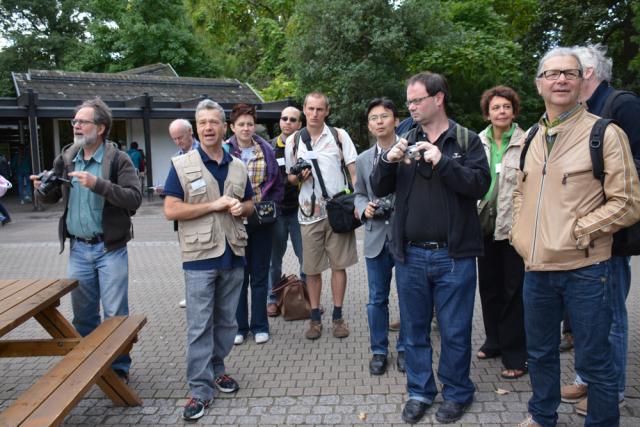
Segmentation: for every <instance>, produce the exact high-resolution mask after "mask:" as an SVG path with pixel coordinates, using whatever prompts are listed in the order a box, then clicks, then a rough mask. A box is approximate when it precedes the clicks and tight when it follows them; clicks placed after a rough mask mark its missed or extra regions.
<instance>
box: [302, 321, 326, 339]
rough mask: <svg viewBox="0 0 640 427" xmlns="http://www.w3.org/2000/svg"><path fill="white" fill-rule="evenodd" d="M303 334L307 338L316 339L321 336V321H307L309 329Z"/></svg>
mask: <svg viewBox="0 0 640 427" xmlns="http://www.w3.org/2000/svg"><path fill="white" fill-rule="evenodd" d="M304 336H305V337H306V338H307V339H308V340H317V339H318V338H320V337H321V336H322V322H318V321H315V320H311V321H310V322H309V329H308V330H307V332H305V333H304Z"/></svg>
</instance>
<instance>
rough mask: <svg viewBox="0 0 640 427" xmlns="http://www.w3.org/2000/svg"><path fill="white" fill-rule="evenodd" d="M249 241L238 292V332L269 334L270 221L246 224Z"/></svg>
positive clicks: (245, 334)
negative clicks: (240, 288)
mask: <svg viewBox="0 0 640 427" xmlns="http://www.w3.org/2000/svg"><path fill="white" fill-rule="evenodd" d="M247 233H248V234H249V242H248V244H247V247H246V248H245V258H246V265H245V268H244V282H243V283H242V292H240V302H239V303H238V310H237V311H236V320H237V321H238V334H241V335H244V336H245V337H246V336H247V334H248V333H249V330H251V333H252V334H254V335H255V334H257V333H260V332H266V333H269V320H268V318H267V286H268V283H269V263H270V262H271V238H272V235H273V224H270V225H262V226H257V227H251V226H247ZM249 286H251V324H249V307H248V306H249V303H248V297H249V295H248V294H249V292H248V291H249Z"/></svg>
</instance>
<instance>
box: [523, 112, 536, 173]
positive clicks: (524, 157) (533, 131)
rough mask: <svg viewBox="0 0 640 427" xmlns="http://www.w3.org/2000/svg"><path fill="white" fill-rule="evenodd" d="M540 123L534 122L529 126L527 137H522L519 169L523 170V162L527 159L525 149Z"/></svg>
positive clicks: (527, 148) (526, 149)
mask: <svg viewBox="0 0 640 427" xmlns="http://www.w3.org/2000/svg"><path fill="white" fill-rule="evenodd" d="M539 128H540V125H539V124H538V123H534V124H533V126H531V128H529V133H528V134H527V137H526V138H525V139H524V144H522V151H521V152H520V170H521V171H524V162H525V160H526V159H527V151H529V146H530V145H531V141H532V140H533V137H534V136H536V133H538V129H539Z"/></svg>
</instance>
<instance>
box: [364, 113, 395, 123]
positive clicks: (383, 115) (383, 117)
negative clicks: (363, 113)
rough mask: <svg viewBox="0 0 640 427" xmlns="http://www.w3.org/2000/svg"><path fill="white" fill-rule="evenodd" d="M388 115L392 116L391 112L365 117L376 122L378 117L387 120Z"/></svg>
mask: <svg viewBox="0 0 640 427" xmlns="http://www.w3.org/2000/svg"><path fill="white" fill-rule="evenodd" d="M389 117H393V114H390V113H382V114H374V115H372V116H369V117H367V121H368V122H377V121H378V120H379V119H382V120H387V119H388V118H389Z"/></svg>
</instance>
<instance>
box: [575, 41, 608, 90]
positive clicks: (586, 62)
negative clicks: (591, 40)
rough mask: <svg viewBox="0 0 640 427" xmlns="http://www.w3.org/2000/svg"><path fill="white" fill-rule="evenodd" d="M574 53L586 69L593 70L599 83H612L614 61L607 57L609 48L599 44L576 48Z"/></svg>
mask: <svg viewBox="0 0 640 427" xmlns="http://www.w3.org/2000/svg"><path fill="white" fill-rule="evenodd" d="M573 51H574V52H575V54H576V55H578V57H579V58H580V62H582V65H583V66H584V67H585V68H593V72H594V73H595V75H596V79H598V80H599V81H605V82H610V81H611V69H612V68H613V60H612V59H611V58H608V57H607V56H606V53H607V47H606V46H603V45H601V44H600V43H597V44H589V45H586V46H574V47H573Z"/></svg>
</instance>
